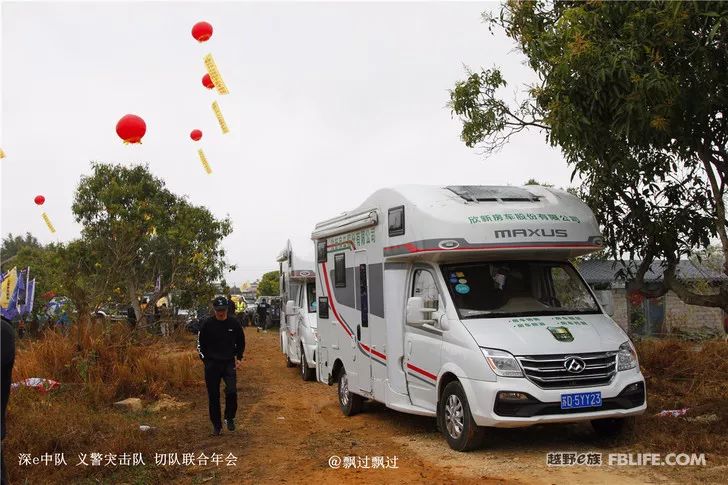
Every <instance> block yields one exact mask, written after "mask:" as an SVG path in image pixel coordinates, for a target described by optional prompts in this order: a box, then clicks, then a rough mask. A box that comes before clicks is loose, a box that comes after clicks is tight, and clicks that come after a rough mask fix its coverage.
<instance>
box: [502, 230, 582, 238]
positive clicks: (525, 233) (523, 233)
mask: <svg viewBox="0 0 728 485" xmlns="http://www.w3.org/2000/svg"><path fill="white" fill-rule="evenodd" d="M568 235H569V234H568V232H566V229H499V230H497V231H495V238H496V239H502V238H508V237H567V236H568Z"/></svg>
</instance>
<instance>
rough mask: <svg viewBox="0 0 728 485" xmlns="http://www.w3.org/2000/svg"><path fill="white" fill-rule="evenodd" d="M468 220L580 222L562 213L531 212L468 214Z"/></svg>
mask: <svg viewBox="0 0 728 485" xmlns="http://www.w3.org/2000/svg"><path fill="white" fill-rule="evenodd" d="M468 221H470V223H471V224H479V223H482V222H504V221H541V222H543V221H553V222H575V223H577V224H581V221H580V220H579V218H578V217H576V216H567V215H563V214H534V213H531V212H516V213H508V214H482V215H479V216H470V217H468Z"/></svg>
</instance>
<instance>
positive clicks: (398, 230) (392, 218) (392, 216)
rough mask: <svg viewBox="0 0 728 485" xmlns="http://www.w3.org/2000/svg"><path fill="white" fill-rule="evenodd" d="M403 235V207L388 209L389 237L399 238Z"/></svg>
mask: <svg viewBox="0 0 728 485" xmlns="http://www.w3.org/2000/svg"><path fill="white" fill-rule="evenodd" d="M403 234H404V206H403V205H401V206H399V207H393V208H391V209H389V235H390V236H401V235H403Z"/></svg>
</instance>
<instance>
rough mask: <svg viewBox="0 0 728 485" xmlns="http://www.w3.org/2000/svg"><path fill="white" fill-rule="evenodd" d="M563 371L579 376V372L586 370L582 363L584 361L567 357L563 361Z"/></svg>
mask: <svg viewBox="0 0 728 485" xmlns="http://www.w3.org/2000/svg"><path fill="white" fill-rule="evenodd" d="M564 369H566V370H567V371H569V372H571V373H572V374H579V373H580V372H581V371H583V370H584V369H586V363H584V361H583V360H581V359H580V358H579V357H569V358H568V359H566V360H565V361H564Z"/></svg>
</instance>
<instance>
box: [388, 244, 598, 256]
mask: <svg viewBox="0 0 728 485" xmlns="http://www.w3.org/2000/svg"><path fill="white" fill-rule="evenodd" d="M584 247H586V248H601V247H602V246H600V245H598V244H590V243H563V244H559V243H549V244H517V245H515V244H513V245H511V244H487V245H484V246H470V247H465V248H453V249H443V248H418V247H417V246H416V245H415V243H406V244H398V245H396V246H389V247H386V248H384V252H385V253H386V252H388V251H394V250H396V249H400V248H404V249H406V250H407V251H406V252H407V253H410V254H414V253H428V252H433V251H442V252H448V253H450V252H453V251H482V250H484V249H543V248H547V249H551V248H560V249H561V248H584Z"/></svg>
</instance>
